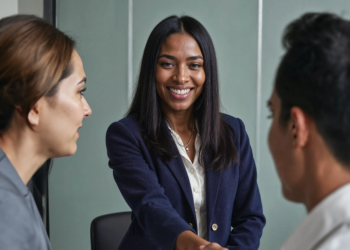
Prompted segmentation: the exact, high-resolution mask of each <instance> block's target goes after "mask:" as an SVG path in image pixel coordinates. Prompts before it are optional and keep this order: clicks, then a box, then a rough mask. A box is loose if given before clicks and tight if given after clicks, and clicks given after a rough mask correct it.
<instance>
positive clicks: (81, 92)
mask: <svg viewBox="0 0 350 250" xmlns="http://www.w3.org/2000/svg"><path fill="white" fill-rule="evenodd" d="M85 91H86V87H85V88H83V89H82V90H80V91H79V93H80V95H81V96H84V92H85Z"/></svg>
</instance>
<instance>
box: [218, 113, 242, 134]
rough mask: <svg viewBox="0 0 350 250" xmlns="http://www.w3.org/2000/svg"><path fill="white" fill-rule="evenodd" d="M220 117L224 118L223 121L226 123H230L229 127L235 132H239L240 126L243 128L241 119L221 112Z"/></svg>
mask: <svg viewBox="0 0 350 250" xmlns="http://www.w3.org/2000/svg"><path fill="white" fill-rule="evenodd" d="M221 117H222V119H223V120H224V122H226V123H227V124H228V125H230V127H231V128H232V129H233V130H234V131H235V132H236V133H239V132H240V131H241V130H242V128H244V123H243V121H242V120H241V119H239V118H237V117H234V116H231V115H228V114H224V113H221Z"/></svg>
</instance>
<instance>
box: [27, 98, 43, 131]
mask: <svg viewBox="0 0 350 250" xmlns="http://www.w3.org/2000/svg"><path fill="white" fill-rule="evenodd" d="M40 108H41V102H40V100H39V101H37V103H35V105H34V106H33V107H32V108H31V110H30V111H29V113H28V121H29V124H30V125H32V126H37V125H39V120H40Z"/></svg>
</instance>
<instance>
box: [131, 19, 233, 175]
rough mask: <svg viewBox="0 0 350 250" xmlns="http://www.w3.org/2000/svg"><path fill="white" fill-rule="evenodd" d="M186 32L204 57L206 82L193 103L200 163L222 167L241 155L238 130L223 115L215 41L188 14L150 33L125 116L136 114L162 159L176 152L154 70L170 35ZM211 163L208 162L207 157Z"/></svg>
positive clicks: (164, 159)
mask: <svg viewBox="0 0 350 250" xmlns="http://www.w3.org/2000/svg"><path fill="white" fill-rule="evenodd" d="M175 33H187V34H189V35H191V36H192V37H193V38H194V39H195V40H196V41H197V43H198V45H199V47H200V49H201V51H202V54H203V58H204V70H205V76H206V79H205V83H204V85H203V91H202V93H201V95H200V96H199V97H198V99H197V100H196V101H195V103H194V107H193V116H194V119H195V120H196V121H197V124H198V130H199V132H200V135H201V144H202V145H201V148H200V151H199V162H200V163H201V164H202V166H204V167H205V168H206V169H216V170H221V169H223V168H225V167H228V166H230V165H231V164H233V163H234V162H235V161H236V160H237V158H238V156H237V150H236V148H235V146H234V139H235V132H234V131H233V129H232V128H231V127H230V126H229V125H228V124H227V123H226V122H225V121H224V120H223V118H222V115H221V114H220V97H219V82H218V72H217V62H216V55H215V49H214V45H213V42H212V40H211V38H210V35H209V33H208V31H207V30H206V29H205V28H204V26H203V25H202V24H201V23H200V22H198V21H197V20H196V19H194V18H192V17H189V16H182V17H177V16H170V17H168V18H166V19H164V20H163V21H161V22H160V23H159V24H158V25H157V26H156V27H155V28H154V29H153V31H152V33H151V34H150V36H149V38H148V41H147V44H146V47H145V50H144V53H143V57H142V62H141V69H140V75H139V78H138V84H137V89H136V92H135V95H134V99H133V101H132V104H131V106H130V108H129V110H128V112H127V114H126V115H131V114H136V115H137V117H138V121H139V125H140V129H141V133H142V136H143V139H144V141H145V142H146V144H147V146H148V147H149V149H150V150H151V151H153V152H154V153H155V154H156V155H158V156H160V157H161V158H162V160H163V161H169V160H171V159H172V158H173V157H175V154H174V150H175V149H174V143H173V142H172V140H173V139H172V137H171V136H170V133H169V129H168V127H167V126H166V117H165V115H164V114H163V112H162V109H161V106H160V101H159V97H158V94H157V91H156V84H155V71H156V64H157V61H158V54H159V51H160V48H161V46H162V44H163V42H164V41H165V39H166V38H167V37H169V36H170V35H172V34H175ZM208 156H209V157H210V159H211V160H210V162H206V161H205V159H206V157H208Z"/></svg>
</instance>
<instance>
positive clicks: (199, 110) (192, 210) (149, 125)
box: [106, 16, 265, 250]
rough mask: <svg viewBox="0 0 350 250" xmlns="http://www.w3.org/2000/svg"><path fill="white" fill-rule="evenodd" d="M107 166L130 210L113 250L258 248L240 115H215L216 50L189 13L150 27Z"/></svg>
mask: <svg viewBox="0 0 350 250" xmlns="http://www.w3.org/2000/svg"><path fill="white" fill-rule="evenodd" d="M106 144H107V152H108V157H109V159H110V161H109V166H110V167H111V168H112V169H113V175H114V178H115V181H116V183H117V185H118V187H119V189H120V191H121V193H122V195H123V197H124V198H125V200H126V202H127V203H128V205H129V206H130V207H131V209H132V223H131V226H130V228H129V230H128V232H127V233H126V235H125V237H124V239H123V241H122V242H121V244H120V246H119V249H120V250H124V249H125V250H128V249H143V250H161V249H163V250H164V249H176V250H184V249H200V248H201V249H207V250H208V249H243V248H244V249H258V247H259V242H260V237H261V235H262V229H263V227H264V225H265V218H264V215H263V212H262V205H261V200H260V195H259V189H258V186H257V183H256V168H255V163H254V159H253V156H252V150H251V148H250V145H249V139H248V136H247V134H246V132H245V129H244V125H243V122H242V121H241V120H240V119H238V118H234V117H231V116H228V115H225V114H222V113H220V98H219V83H218V75H217V63H216V56H215V50H214V46H213V43H212V40H211V38H210V35H209V34H208V32H207V30H206V29H205V28H204V27H203V25H202V24H201V23H199V22H198V21H197V20H195V19H194V18H191V17H188V16H183V17H177V16H171V17H168V18H166V19H164V20H163V21H161V22H160V23H159V24H158V25H157V26H156V27H155V28H154V29H153V31H152V33H151V34H150V36H149V38H148V41H147V44H146V47H145V50H144V54H143V58H142V62H141V69H140V75H139V79H138V85H137V89H136V93H135V96H134V99H133V102H132V104H131V106H130V108H129V111H128V113H127V116H126V118H124V119H122V120H120V121H119V122H115V123H113V124H112V125H111V126H110V127H109V128H108V131H107V135H106Z"/></svg>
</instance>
